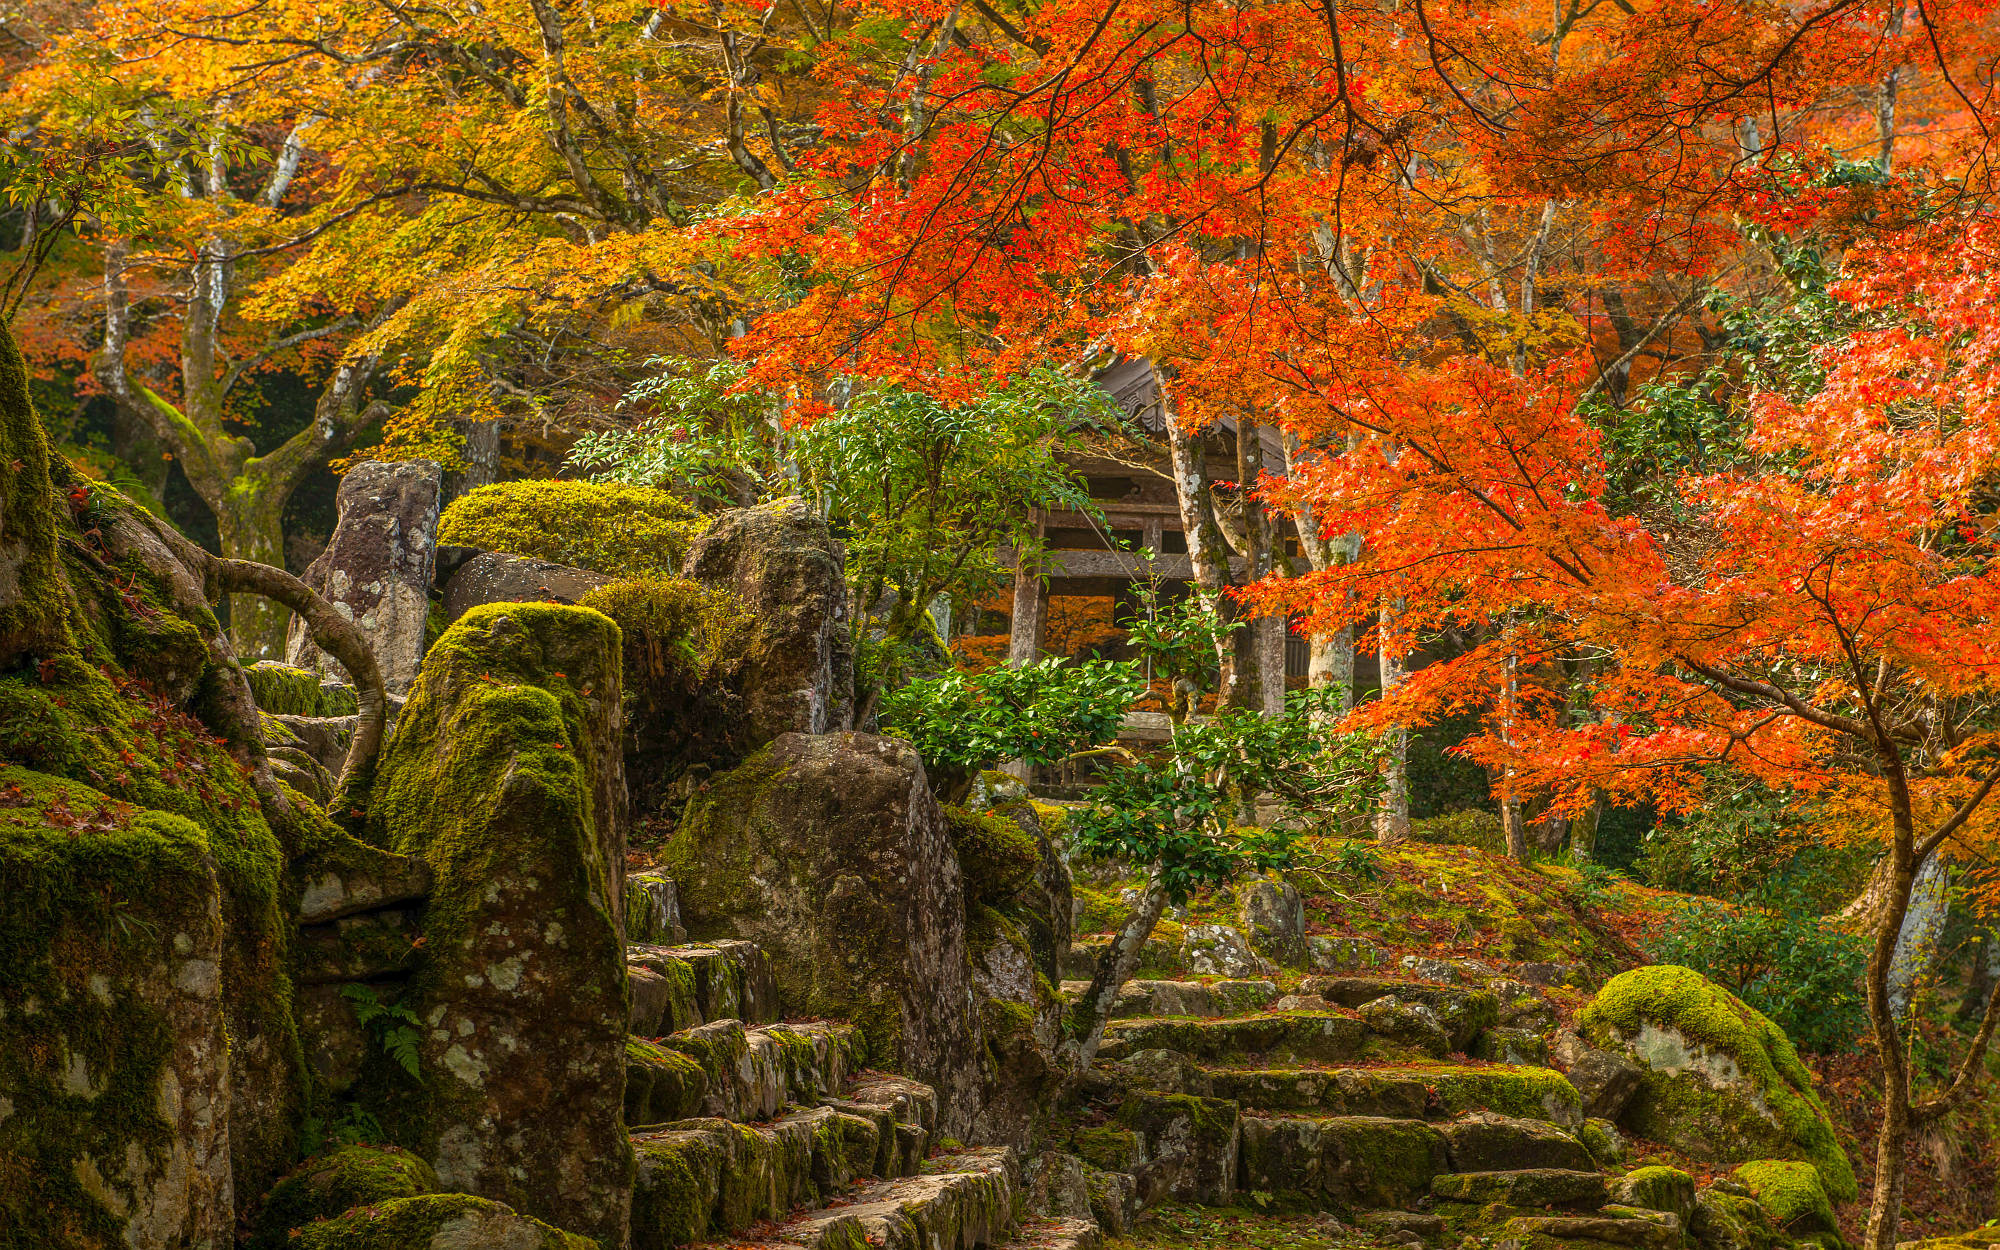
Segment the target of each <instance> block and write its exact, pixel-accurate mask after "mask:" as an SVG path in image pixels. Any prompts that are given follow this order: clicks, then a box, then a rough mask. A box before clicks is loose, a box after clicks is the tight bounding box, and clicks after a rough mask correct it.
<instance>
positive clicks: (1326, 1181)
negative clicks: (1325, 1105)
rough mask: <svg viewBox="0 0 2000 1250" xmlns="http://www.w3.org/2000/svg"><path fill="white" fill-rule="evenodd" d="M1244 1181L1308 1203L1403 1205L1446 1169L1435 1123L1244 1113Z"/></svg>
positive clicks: (1422, 1193) (1428, 1187)
mask: <svg viewBox="0 0 2000 1250" xmlns="http://www.w3.org/2000/svg"><path fill="white" fill-rule="evenodd" d="M1239 1138H1240V1144H1239V1146H1238V1155H1239V1159H1240V1164H1239V1166H1240V1177H1241V1180H1240V1183H1241V1184H1242V1186H1243V1188H1245V1189H1249V1190H1253V1191H1259V1192H1263V1193H1269V1194H1275V1195H1278V1196H1280V1197H1282V1198H1284V1199H1287V1200H1290V1201H1297V1202H1305V1203H1308V1204H1311V1205H1322V1204H1332V1205H1335V1206H1339V1207H1345V1208H1357V1209H1384V1208H1386V1209H1390V1210H1408V1209H1409V1208H1410V1207H1412V1206H1413V1205H1415V1204H1416V1203H1418V1202H1419V1201H1421V1200H1422V1199H1424V1198H1427V1197H1429V1196H1430V1192H1431V1182H1432V1181H1433V1179H1435V1178H1436V1177H1438V1176H1441V1175H1444V1174H1446V1173H1447V1172H1449V1171H1450V1170H1451V1165H1450V1155H1449V1152H1448V1148H1447V1146H1446V1142H1445V1136H1444V1134H1443V1133H1442V1132H1441V1131H1440V1130H1439V1128H1438V1126H1437V1125H1435V1124H1427V1123H1425V1122H1424V1121H1422V1120H1406V1119H1395V1118H1391V1117H1386V1116H1358V1115H1348V1116H1270V1117H1267V1118H1254V1117H1245V1118H1244V1119H1243V1121H1242V1123H1241V1126H1240V1130H1239Z"/></svg>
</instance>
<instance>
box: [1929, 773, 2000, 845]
mask: <svg viewBox="0 0 2000 1250" xmlns="http://www.w3.org/2000/svg"><path fill="white" fill-rule="evenodd" d="M1996 783H2000V763H1996V764H1994V765H1993V767H1992V768H1989V769H1987V770H1986V775H1985V776H1984V777H1981V778H1980V779H1979V786H1978V788H1977V789H1975V790H1974V791H1973V792H1972V794H1971V795H1970V796H1969V797H1967V799H1966V800H1965V802H1963V803H1960V804H1959V805H1958V808H1957V810H1955V811H1954V812H1952V814H1951V816H1950V818H1949V819H1947V820H1946V821H1945V822H1944V823H1943V824H1942V825H1939V826H1938V827H1937V831H1936V832H1934V833H1932V834H1931V835H1930V836H1929V837H1927V838H1925V839H1924V840H1923V841H1922V842H1920V843H1918V844H1917V852H1916V853H1917V859H1918V861H1919V862H1921V861H1923V860H1925V859H1928V858H1930V855H1931V853H1932V852H1934V851H1936V850H1937V849H1938V848H1939V847H1941V846H1943V845H1944V843H1945V840H1946V839H1948V838H1950V837H1951V835H1953V834H1954V833H1957V832H1958V831H1959V830H1960V829H1961V828H1963V827H1964V825H1965V822H1966V821H1968V820H1970V819H1972V814H1973V812H1975V811H1977V810H1978V809H1979V805H1980V804H1982V803H1984V802H1985V801H1986V796H1987V795H1988V794H1991V793H1992V792H1993V787H1994V785H1995V784H1996Z"/></svg>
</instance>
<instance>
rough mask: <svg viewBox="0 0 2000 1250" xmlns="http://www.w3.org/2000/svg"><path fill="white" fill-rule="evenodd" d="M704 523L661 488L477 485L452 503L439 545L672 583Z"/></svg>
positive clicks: (579, 484) (586, 484)
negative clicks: (652, 578) (690, 544)
mask: <svg viewBox="0 0 2000 1250" xmlns="http://www.w3.org/2000/svg"><path fill="white" fill-rule="evenodd" d="M703 527H704V525H703V522H702V521H701V520H700V519H699V518H697V517H696V516H695V513H694V509H693V508H690V507H689V506H688V505H687V504H685V503H682V502H681V501H680V500H679V499H676V498H675V497H674V496H672V495H670V494H668V493H667V492H665V491H663V490H653V489H651V488H649V487H644V486H613V485H607V484H604V483H598V482H557V481H524V482H502V483H500V484H499V485H497V486H482V487H480V488H479V489H478V490H475V491H471V492H469V493H467V494H465V495H461V496H460V497H459V498H458V499H456V500H454V501H452V504H451V506H450V507H448V508H446V509H445V510H444V515H443V516H441V517H440V518H439V519H438V542H439V543H441V544H448V545H454V546H462V547H477V548H479V549H480V550H482V551H501V552H505V553H507V554H508V555H516V556H532V557H534V558H535V559H538V560H553V561H555V562H556V563H557V564H567V565H571V566H574V567H576V568H581V569H593V570H595V571H597V572H599V573H609V574H611V575H613V576H618V577H660V576H666V577H671V576H674V575H676V574H678V573H679V572H680V568H681V561H682V560H683V559H684V558H686V556H687V549H688V544H689V543H691V542H692V541H693V540H694V536H695V535H697V534H699V533H700V532H701V531H702V529H703Z"/></svg>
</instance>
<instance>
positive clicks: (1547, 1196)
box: [1431, 1168, 1611, 1211]
mask: <svg viewBox="0 0 2000 1250" xmlns="http://www.w3.org/2000/svg"><path fill="white" fill-rule="evenodd" d="M1431 1196H1432V1197H1434V1198H1437V1199H1440V1200H1443V1201H1447V1202H1470V1203H1474V1204H1476V1205H1478V1206H1482V1207H1483V1206H1486V1205H1488V1204H1490V1203H1495V1202H1498V1203H1502V1204H1504V1205H1506V1206H1510V1207H1570V1208H1574V1209H1577V1210H1584V1211H1595V1210H1597V1209H1598V1208H1599V1207H1602V1206H1603V1205H1604V1204H1605V1203H1607V1202H1609V1201H1610V1200H1611V1191H1610V1187H1609V1184H1608V1183H1607V1182H1606V1181H1605V1179H1604V1177H1602V1176H1600V1175H1599V1174H1597V1173H1596V1172H1583V1171H1574V1170H1570V1169H1567V1168H1516V1169H1513V1170H1510V1171H1501V1172H1451V1173H1446V1174H1444V1175H1442V1176H1434V1177H1432V1178H1431Z"/></svg>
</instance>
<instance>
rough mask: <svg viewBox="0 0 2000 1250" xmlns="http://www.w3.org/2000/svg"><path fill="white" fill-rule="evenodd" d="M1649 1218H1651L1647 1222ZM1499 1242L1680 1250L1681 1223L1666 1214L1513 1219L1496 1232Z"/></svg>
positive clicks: (1637, 1213) (1643, 1249)
mask: <svg viewBox="0 0 2000 1250" xmlns="http://www.w3.org/2000/svg"><path fill="white" fill-rule="evenodd" d="M1648 1217H1651V1218H1648ZM1498 1235H1499V1236H1500V1238H1501V1239H1502V1240H1503V1241H1505V1240H1512V1241H1516V1242H1518V1243H1521V1244H1529V1240H1530V1239H1531V1238H1535V1239H1540V1238H1551V1239H1554V1240H1557V1241H1595V1242H1602V1243H1604V1244H1606V1245H1612V1246H1631V1247H1634V1248H1635V1250H1681V1246H1682V1245H1683V1239H1682V1235H1681V1222H1680V1220H1679V1219H1677V1218H1676V1217H1675V1216H1673V1215H1672V1214H1670V1213H1667V1212H1661V1211H1654V1212H1644V1213H1641V1212H1637V1211H1633V1212H1630V1213H1629V1214H1611V1213H1604V1212H1600V1213H1599V1214H1597V1215H1517V1216H1515V1217H1514V1218H1512V1219H1510V1220H1508V1221H1507V1222H1506V1223H1504V1224H1502V1225H1501V1226H1500V1228H1499V1234H1498Z"/></svg>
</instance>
